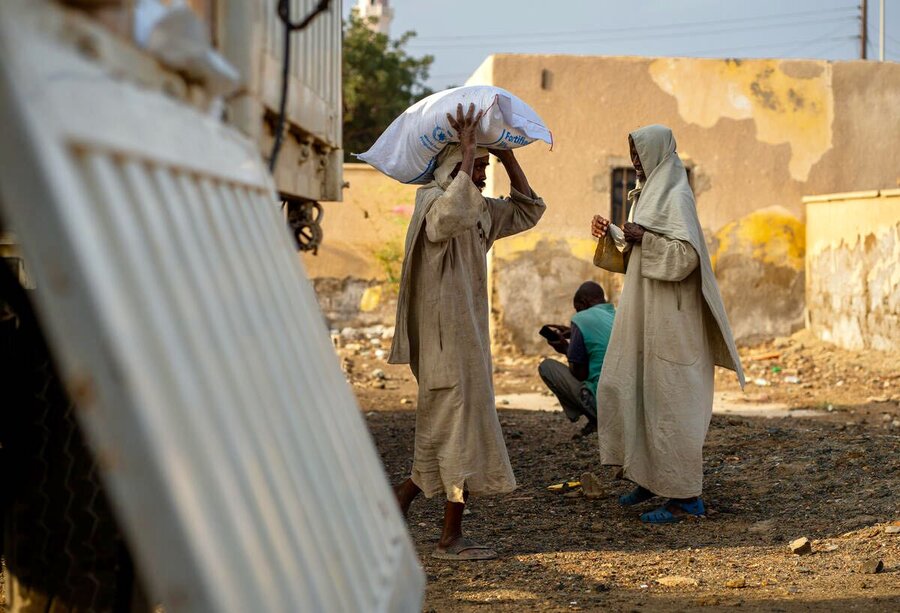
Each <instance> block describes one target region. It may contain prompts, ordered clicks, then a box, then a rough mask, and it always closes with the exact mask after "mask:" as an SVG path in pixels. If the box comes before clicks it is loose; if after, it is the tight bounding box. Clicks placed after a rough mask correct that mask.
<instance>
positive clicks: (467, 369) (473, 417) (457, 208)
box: [389, 105, 545, 560]
mask: <svg viewBox="0 0 900 613" xmlns="http://www.w3.org/2000/svg"><path fill="white" fill-rule="evenodd" d="M481 115H482V113H481V112H478V113H477V114H476V113H475V108H474V107H473V106H472V105H470V106H469V109H468V113H467V114H465V115H463V109H462V106H461V105H460V106H459V108H458V109H457V115H456V118H453V117H452V116H450V115H448V118H449V120H450V124H451V126H452V127H453V129H454V130H456V131H457V133H458V136H459V140H460V144H459V146H456V145H448V146H447V147H446V148H445V149H444V150H443V151H442V152H441V154H440V155H439V157H438V160H437V167H436V170H435V172H434V181H433V182H431V183H429V184H428V185H425V186H423V187H422V188H420V189H419V190H418V192H417V193H416V206H415V211H414V212H413V216H412V220H411V221H410V225H409V230H408V232H407V235H406V250H405V253H406V256H405V258H404V261H403V269H402V272H401V279H400V294H399V299H398V305H397V325H396V333H395V335H394V342H393V346H392V347H391V355H390V359H389V361H390V362H391V363H394V364H405V363H408V364H409V365H410V369H411V370H412V372H413V375H414V376H415V377H416V381H417V382H418V385H419V393H418V406H417V412H416V435H415V437H416V438H415V451H414V457H413V466H412V474H411V475H410V477H409V478H408V479H407V480H406V481H404V482H403V483H401V484H399V485H398V486H397V487H396V488H395V491H396V493H397V499H398V502H399V503H400V507H401V510H402V511H403V513H404V514H406V513H407V512H408V510H409V506H410V504H411V503H412V501H413V500H414V499H415V498H416V496H418V495H419V494H420V493H424V494H425V496H426V497H428V498H431V497H432V496H435V495H437V494H443V495H445V496H446V499H447V502H446V505H445V507H444V523H443V531H442V533H441V538H440V540H439V541H438V545H437V548H436V549H435V551H434V553H433V556H434V557H436V558H440V559H446V560H487V559H491V558H494V557H496V555H497V554H496V553H495V552H494V551H492V550H491V549H489V548H488V547H486V546H484V545H480V544H478V543H475V542H474V541H472V540H470V539H468V538H465V537H464V536H463V533H462V517H463V510H464V509H465V505H466V499H467V498H468V496H469V495H472V496H481V495H488V494H502V493H506V492H510V491H512V490H513V489H515V487H516V480H515V477H514V476H513V471H512V467H511V466H510V463H509V456H508V454H507V452H506V445H505V444H504V441H503V432H502V431H501V429H500V421H499V419H498V417H497V410H496V406H495V404H494V387H493V381H492V374H493V373H492V365H491V352H490V335H489V331H488V293H487V261H486V255H487V252H488V250H489V249H490V248H491V245H493V243H494V241H496V240H497V239H500V238H503V237H506V236H510V235H513V234H516V233H518V232H522V231H523V230H527V229H529V228H531V227H533V226H534V225H535V224H536V223H537V222H538V220H539V219H540V218H541V215H542V214H543V213H544V208H545V207H544V203H543V201H542V200H541V199H540V198H539V197H538V196H537V195H535V193H534V192H533V191H532V190H531V187H530V186H529V185H528V180H527V179H526V178H525V173H524V172H523V171H522V169H521V167H520V166H519V164H518V162H517V161H516V158H515V156H514V155H513V153H512V152H511V151H497V152H495V155H497V157H498V158H499V159H500V162H501V163H502V164H503V166H504V168H505V170H506V172H507V174H508V175H509V178H510V182H511V185H512V190H511V196H510V198H509V199H508V200H507V199H494V198H485V197H484V196H482V195H481V190H482V189H483V188H484V184H485V179H486V173H485V170H486V168H487V166H488V163H489V159H488V151H487V150H485V149H480V148H478V147H477V146H476V127H477V125H478V122H479V120H480V119H481Z"/></svg>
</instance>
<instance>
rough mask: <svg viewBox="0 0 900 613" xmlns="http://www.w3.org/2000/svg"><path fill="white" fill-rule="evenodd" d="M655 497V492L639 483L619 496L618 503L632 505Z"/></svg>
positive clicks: (626, 505) (625, 505) (624, 505)
mask: <svg viewBox="0 0 900 613" xmlns="http://www.w3.org/2000/svg"><path fill="white" fill-rule="evenodd" d="M655 497H656V494H654V493H653V492H651V491H650V490H648V489H647V488H645V487H641V486H640V485H639V486H637V487H636V488H634V489H633V490H631V491H630V492H628V493H627V494H624V495H622V496H619V504H620V505H622V506H623V507H633V506H634V505H636V504H641V503H642V502H646V501H648V500H650V499H651V498H655Z"/></svg>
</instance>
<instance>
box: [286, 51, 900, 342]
mask: <svg viewBox="0 0 900 613" xmlns="http://www.w3.org/2000/svg"><path fill="white" fill-rule="evenodd" d="M469 83H470V84H475V83H482V84H493V85H497V86H500V87H503V88H505V89H508V90H509V91H511V92H513V93H515V94H516V95H518V96H520V97H521V98H522V99H523V100H525V101H526V102H528V103H529V104H530V105H531V106H532V107H533V108H534V109H535V110H536V111H537V112H538V114H540V115H541V117H542V118H543V119H544V120H545V122H546V123H547V125H548V126H549V127H550V128H551V130H552V132H553V137H554V146H553V150H552V151H551V150H550V148H549V147H548V146H546V145H545V144H543V143H540V142H538V143H536V144H533V145H530V146H528V147H525V148H523V149H519V150H517V155H518V157H519V159H520V161H521V162H522V165H523V167H524V168H525V170H526V172H527V174H528V177H529V180H530V181H531V183H532V185H533V187H534V189H535V190H536V191H537V192H538V193H539V194H540V195H542V196H543V197H544V198H545V200H546V202H547V204H548V211H547V213H546V215H545V216H544V218H543V219H542V220H541V222H540V224H539V225H538V227H537V228H535V229H534V230H532V231H530V232H527V233H525V234H522V235H520V236H518V237H512V238H509V239H505V240H502V241H499V242H498V243H497V244H496V246H495V247H494V249H493V252H492V254H491V260H492V261H491V289H492V300H493V304H492V308H493V312H494V316H495V321H494V324H495V331H496V336H497V338H498V339H499V340H500V341H503V342H509V343H512V344H513V345H514V346H516V347H517V348H519V349H522V350H525V351H535V350H537V349H539V348H541V347H542V341H541V339H540V337H539V336H538V335H537V330H538V329H539V328H540V325H541V324H543V323H546V322H559V323H563V322H566V321H568V319H569V318H570V316H571V314H572V313H571V311H572V306H571V298H572V294H573V293H574V291H575V289H576V288H577V286H578V285H579V284H580V283H581V282H582V281H584V280H586V279H596V280H599V281H600V282H601V284H603V285H604V287H606V288H607V290H608V293H610V294H611V295H612V297H613V298H614V299H615V298H616V297H617V294H618V287H619V284H620V282H621V277H620V276H619V277H618V278H616V277H615V276H614V275H611V274H609V273H605V272H603V271H600V270H598V269H596V268H594V267H593V266H592V264H591V254H592V252H593V248H594V240H593V239H592V238H591V237H590V233H589V222H590V218H591V216H592V215H594V214H595V213H600V214H604V215H607V216H608V215H609V213H610V189H611V171H612V169H614V168H616V167H626V166H630V162H629V156H628V146H627V140H626V137H627V134H628V132H629V131H631V130H634V129H636V128H638V127H640V126H643V125H647V124H650V123H663V124H666V125H668V126H670V127H671V128H672V129H673V130H674V132H675V136H676V140H677V142H678V150H679V154H680V155H681V156H682V157H683V159H684V160H685V161H686V163H687V164H688V166H689V167H690V169H691V172H692V183H693V186H694V191H695V193H696V195H697V205H698V211H699V214H700V219H701V223H702V224H703V226H704V231H705V233H706V238H707V241H708V242H709V244H710V253H711V254H712V257H713V260H714V266H715V269H716V274H717V276H718V277H719V281H720V285H721V287H722V292H723V297H724V300H725V304H726V308H727V309H728V312H729V316H730V318H731V322H732V326H733V328H734V330H735V334H736V336H737V337H738V339H741V340H744V341H749V340H753V339H755V338H759V337H771V336H778V335H784V334H789V333H791V332H793V331H794V330H796V329H798V328H800V327H802V326H803V325H804V290H805V282H804V276H805V273H804V270H805V268H804V261H805V260H804V257H805V248H806V235H805V231H806V227H805V219H804V215H805V212H804V208H803V205H802V198H803V196H804V195H807V194H815V193H832V192H845V191H850V190H857V189H882V188H894V187H897V186H898V179H900V165H898V164H897V160H898V159H900V138H897V135H898V134H900V64H897V63H892V62H884V63H880V62H862V61H853V62H824V61H804V60H710V59H686V58H657V59H654V58H633V57H582V56H562V55H547V56H543V55H497V56H491V57H489V58H487V59H486V60H485V62H484V63H483V64H482V66H481V67H480V68H479V69H478V70H477V71H476V73H475V74H473V76H472V78H471V79H470V80H469ZM344 176H345V179H346V180H347V181H348V182H349V184H350V186H349V188H347V189H345V190H344V199H345V202H343V203H328V204H326V205H325V208H326V216H325V222H324V229H325V239H324V243H323V246H322V248H321V249H320V252H319V255H318V256H316V257H312V256H310V257H305V258H304V261H305V263H306V265H307V267H308V270H309V272H310V274H311V275H312V276H313V277H314V278H315V279H316V284H317V288H318V289H320V296H321V297H322V300H323V306H325V310H326V312H327V313H328V314H329V318H330V319H331V320H332V321H333V322H336V323H337V324H339V325H342V324H343V323H345V322H351V321H355V322H356V323H360V322H362V323H365V322H369V321H375V320H378V319H379V318H381V319H383V322H384V323H392V320H393V302H392V285H391V281H392V279H393V277H394V276H395V275H396V274H397V272H399V258H400V257H401V255H402V245H403V237H404V234H405V228H406V223H407V222H408V219H409V211H410V210H411V207H412V206H413V203H414V198H415V189H416V188H415V186H408V185H402V184H399V183H397V182H395V181H393V180H391V179H389V178H387V177H385V176H383V175H381V174H380V173H378V172H377V171H375V170H374V169H372V168H370V167H368V166H365V165H357V164H348V165H345V167H344ZM508 190H509V184H508V181H507V179H506V177H505V174H504V173H503V171H502V168H501V167H500V166H499V165H498V164H496V162H495V161H494V162H493V163H492V165H491V169H490V170H489V176H488V187H487V189H486V194H490V195H495V196H497V195H503V194H506V193H508ZM354 317H355V318H356V320H354Z"/></svg>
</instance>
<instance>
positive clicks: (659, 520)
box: [641, 498, 706, 524]
mask: <svg viewBox="0 0 900 613" xmlns="http://www.w3.org/2000/svg"><path fill="white" fill-rule="evenodd" d="M669 508H674V510H675V511H679V513H673V512H672V511H670V510H669ZM705 514H706V508H705V507H704V506H703V499H702V498H697V500H695V501H694V502H675V501H673V500H670V501H669V502H668V503H667V504H666V505H664V506H661V507H660V508H658V509H656V510H655V511H650V512H649V513H644V514H643V515H641V521H642V522H644V523H645V524H676V523H678V522H680V521H681V520H682V519H684V518H685V517H687V516H693V517H702V516H703V515H705Z"/></svg>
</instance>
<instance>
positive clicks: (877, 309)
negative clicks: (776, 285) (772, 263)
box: [806, 189, 900, 351]
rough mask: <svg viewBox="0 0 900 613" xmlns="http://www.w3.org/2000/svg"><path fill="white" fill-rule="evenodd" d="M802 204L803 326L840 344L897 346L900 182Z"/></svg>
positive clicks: (899, 328) (899, 324)
mask: <svg viewBox="0 0 900 613" xmlns="http://www.w3.org/2000/svg"><path fill="white" fill-rule="evenodd" d="M806 206H807V219H808V229H807V232H808V235H807V245H808V251H807V273H806V274H807V281H806V309H807V323H808V326H809V328H810V329H811V330H812V331H813V333H815V334H816V335H817V336H818V337H820V338H822V339H823V340H826V341H829V342H832V343H835V344H837V345H840V346H842V347H846V348H847V349H854V350H859V349H878V350H882V351H897V350H900V189H894V190H881V191H873V192H862V193H856V194H834V195H828V196H821V197H818V198H808V199H806Z"/></svg>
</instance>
